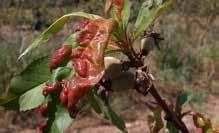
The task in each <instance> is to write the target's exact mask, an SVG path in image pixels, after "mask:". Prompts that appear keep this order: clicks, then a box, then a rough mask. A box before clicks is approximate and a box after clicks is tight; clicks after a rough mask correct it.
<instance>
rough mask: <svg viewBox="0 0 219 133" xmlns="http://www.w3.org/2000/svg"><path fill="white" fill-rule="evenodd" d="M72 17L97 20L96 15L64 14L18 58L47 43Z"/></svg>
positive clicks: (81, 13) (82, 13)
mask: <svg viewBox="0 0 219 133" xmlns="http://www.w3.org/2000/svg"><path fill="white" fill-rule="evenodd" d="M73 16H78V17H84V18H87V19H96V18H99V16H97V15H93V14H89V13H84V12H73V13H69V14H66V15H64V16H62V17H61V18H59V19H58V20H56V21H55V22H54V23H53V24H52V25H51V26H49V28H48V29H46V30H45V31H44V32H43V33H42V34H41V35H40V36H39V37H37V38H36V39H35V40H34V42H33V43H32V44H31V45H30V46H29V47H28V48H27V49H26V50H25V51H24V52H23V53H22V54H21V55H20V57H19V58H21V57H23V56H24V55H26V54H27V53H28V52H30V51H31V50H32V49H34V48H35V47H37V46H38V45H40V44H41V43H42V42H44V41H47V40H48V39H49V38H50V37H51V36H53V35H54V34H56V33H57V32H59V31H60V30H61V29H62V28H63V26H64V25H65V24H66V23H67V22H68V21H69V20H70V19H71V17H73Z"/></svg>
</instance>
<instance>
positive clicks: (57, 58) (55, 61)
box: [49, 44, 72, 69]
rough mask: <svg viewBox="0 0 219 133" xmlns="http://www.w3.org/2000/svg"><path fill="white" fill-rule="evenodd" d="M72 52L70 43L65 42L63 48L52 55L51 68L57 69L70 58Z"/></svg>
mask: <svg viewBox="0 0 219 133" xmlns="http://www.w3.org/2000/svg"><path fill="white" fill-rule="evenodd" d="M71 52H72V48H71V46H70V45H67V44H64V45H63V46H62V48H60V49H58V50H57V51H55V53H54V54H53V55H52V59H51V61H50V64H49V66H50V69H55V68H57V67H58V66H59V65H62V64H64V63H65V62H66V61H68V60H69V59H70V55H71Z"/></svg>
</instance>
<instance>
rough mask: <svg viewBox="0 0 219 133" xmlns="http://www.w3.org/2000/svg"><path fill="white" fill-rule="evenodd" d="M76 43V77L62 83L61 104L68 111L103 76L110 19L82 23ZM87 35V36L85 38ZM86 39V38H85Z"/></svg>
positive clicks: (110, 29)
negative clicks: (77, 46) (77, 45)
mask: <svg viewBox="0 0 219 133" xmlns="http://www.w3.org/2000/svg"><path fill="white" fill-rule="evenodd" d="M80 27H82V28H79V29H81V33H80V34H79V35H78V39H77V42H78V44H79V45H80V46H81V47H79V48H76V49H74V50H73V51H72V55H71V58H72V62H73V66H74V69H75V72H76V73H77V75H76V76H75V77H72V78H71V79H69V80H65V81H63V82H62V85H63V88H64V91H63V92H62V93H61V96H62V99H63V100H61V101H62V103H63V105H64V106H65V107H67V108H68V109H69V110H72V108H74V107H75V105H76V104H77V103H78V101H79V100H80V99H81V98H82V97H83V96H85V95H86V94H87V93H88V91H89V90H90V88H91V87H93V86H94V85H96V84H97V83H98V82H99V81H100V79H101V78H102V76H103V74H104V70H105V69H104V54H105V49H106V48H107V44H108V40H109V37H110V34H111V31H112V27H113V21H112V20H111V19H109V20H107V19H96V20H90V21H89V22H83V25H82V26H80ZM87 35H89V36H87ZM86 36H87V37H88V38H87V37H86Z"/></svg>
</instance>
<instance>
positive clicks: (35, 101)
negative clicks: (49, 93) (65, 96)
mask: <svg viewBox="0 0 219 133" xmlns="http://www.w3.org/2000/svg"><path fill="white" fill-rule="evenodd" d="M45 86H46V83H43V84H41V85H38V86H37V87H35V88H33V89H31V90H29V91H27V92H26V93H24V94H23V95H22V96H20V98H19V104H20V111H26V110H30V109H34V108H37V107H38V106H40V105H41V104H42V103H43V101H44V99H45V97H44V96H43V94H42V90H43V88H44V87H45Z"/></svg>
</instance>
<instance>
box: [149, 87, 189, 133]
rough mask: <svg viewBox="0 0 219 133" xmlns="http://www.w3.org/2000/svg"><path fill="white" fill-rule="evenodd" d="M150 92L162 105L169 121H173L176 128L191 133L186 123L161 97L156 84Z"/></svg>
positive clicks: (183, 132) (184, 132)
mask: <svg viewBox="0 0 219 133" xmlns="http://www.w3.org/2000/svg"><path fill="white" fill-rule="evenodd" d="M149 93H150V94H151V95H152V96H153V97H154V99H155V100H156V101H157V103H158V104H159V105H160V106H161V107H162V109H163V110H164V112H165V113H166V115H167V116H168V121H171V122H172V123H173V124H174V126H175V127H176V128H178V129H179V130H181V131H182V133H189V130H188V128H187V127H186V125H185V124H184V122H183V121H182V120H181V118H180V117H179V116H178V115H177V114H176V113H175V112H174V111H173V110H172V109H170V108H169V107H168V105H167V104H166V102H165V101H164V100H163V99H162V98H161V96H160V95H159V93H158V92H157V90H156V88H155V86H154V85H152V86H151V88H150V89H149Z"/></svg>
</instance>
